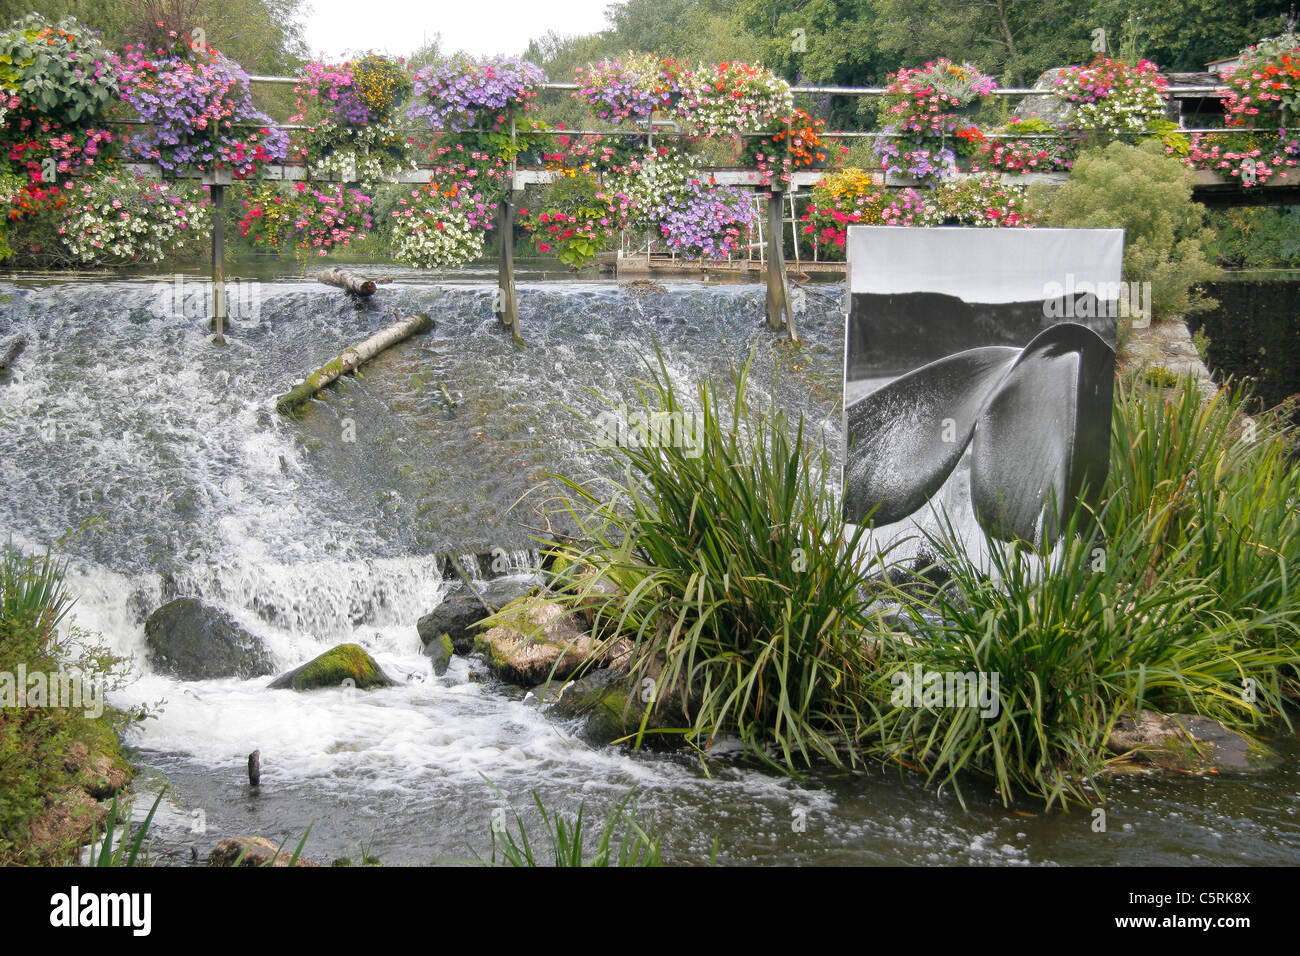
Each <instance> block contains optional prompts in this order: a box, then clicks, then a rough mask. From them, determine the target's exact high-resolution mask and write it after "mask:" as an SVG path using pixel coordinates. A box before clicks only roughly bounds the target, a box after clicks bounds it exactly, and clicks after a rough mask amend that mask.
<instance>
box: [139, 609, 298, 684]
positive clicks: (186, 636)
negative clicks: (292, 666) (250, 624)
mask: <svg viewBox="0 0 1300 956" xmlns="http://www.w3.org/2000/svg"><path fill="white" fill-rule="evenodd" d="M144 642H145V646H146V647H147V648H148V659H149V664H150V666H151V667H153V669H154V670H155V671H157V672H159V673H161V674H167V675H169V676H171V677H178V678H180V679H181V680H211V679H213V678H218V677H241V678H244V679H248V678H250V677H262V676H264V675H266V674H271V673H274V672H275V665H274V664H273V663H272V661H271V658H270V656H269V655H268V654H267V653H266V650H265V649H264V648H263V647H262V644H261V642H260V641H259V640H258V639H257V638H256V637H254V636H253V635H252V634H250V633H249V632H248V631H246V630H245V629H244V628H243V627H242V626H240V624H239V623H238V622H237V621H236V620H235V619H234V618H233V617H231V616H230V615H229V614H228V613H226V612H225V611H222V610H220V609H219V608H215V607H212V606H211V605H209V604H205V603H203V602H202V601H200V600H198V599H197V598H178V599H177V600H175V601H172V602H170V603H168V604H164V605H163V606H162V607H160V608H159V609H158V610H156V611H154V612H153V614H151V615H149V619H148V620H147V621H145V625H144Z"/></svg>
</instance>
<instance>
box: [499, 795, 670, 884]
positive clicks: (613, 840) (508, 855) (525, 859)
mask: <svg viewBox="0 0 1300 956" xmlns="http://www.w3.org/2000/svg"><path fill="white" fill-rule="evenodd" d="M635 795H636V791H635V790H632V791H629V792H628V793H627V795H625V796H624V797H623V798H622V799H620V800H619V801H618V802H617V803H616V804H614V806H613V807H612V808H611V809H610V811H609V813H608V814H606V816H605V820H604V822H603V823H602V825H601V828H600V834H599V835H598V836H597V838H596V843H595V848H594V850H593V851H592V852H591V853H590V854H589V853H588V852H587V849H586V842H587V834H588V833H590V830H588V829H586V826H587V825H586V823H585V822H584V821H583V813H584V811H585V809H586V804H585V803H583V804H580V805H579V807H578V813H577V815H576V816H575V817H573V818H572V819H568V818H566V817H563V816H561V815H560V813H559V812H558V811H555V812H548V811H547V809H546V805H545V804H544V803H542V798H541V797H540V796H538V794H537V791H536V790H534V791H532V796H533V803H534V804H536V806H537V810H538V812H539V813H540V814H541V817H542V830H543V831H544V833H545V835H546V849H547V850H549V860H550V862H549V863H548V862H545V861H544V860H543V858H542V857H541V856H540V855H539V854H540V850H541V846H540V845H539V846H537V847H535V846H534V843H535V841H534V840H530V839H529V837H528V827H527V826H526V825H525V824H524V821H523V818H521V817H520V816H519V814H518V813H517V812H515V811H514V810H513V808H512V810H511V812H512V813H513V814H514V827H513V828H511V827H510V826H508V825H507V826H501V827H498V826H496V825H495V824H494V825H493V827H492V857H491V859H490V860H489V861H487V862H488V864H489V865H491V866H660V865H661V860H660V856H659V836H658V834H656V833H654V831H653V827H652V826H643V825H642V824H641V823H639V822H637V819H636V813H635V811H634V810H633V809H632V807H631V803H632V800H633V798H634V797H635Z"/></svg>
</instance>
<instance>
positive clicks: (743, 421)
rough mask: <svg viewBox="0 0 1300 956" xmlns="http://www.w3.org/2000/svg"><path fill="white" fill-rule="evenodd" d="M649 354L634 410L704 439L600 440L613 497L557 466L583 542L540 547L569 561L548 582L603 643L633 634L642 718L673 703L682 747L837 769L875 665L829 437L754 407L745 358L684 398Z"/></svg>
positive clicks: (860, 719) (762, 405) (859, 721)
mask: <svg viewBox="0 0 1300 956" xmlns="http://www.w3.org/2000/svg"><path fill="white" fill-rule="evenodd" d="M657 359H658V362H657V365H656V364H651V363H649V362H647V371H648V378H647V379H646V380H644V381H642V382H640V383H639V384H638V391H639V397H640V408H639V409H638V412H639V413H640V414H642V415H644V416H647V418H646V419H645V420H647V421H649V420H651V418H650V417H651V416H656V415H658V416H691V415H696V416H698V417H697V418H694V419H689V418H686V419H681V418H679V419H678V420H679V421H683V420H690V421H694V422H695V423H696V424H697V425H698V428H699V437H700V438H702V441H700V442H699V443H698V445H696V444H692V443H687V442H672V441H666V440H661V441H654V440H650V441H636V442H634V441H625V442H622V443H618V442H614V443H608V444H605V445H603V446H601V447H599V448H598V449H597V453H598V454H599V455H601V456H603V457H604V458H605V459H607V460H608V461H609V462H610V463H612V464H613V466H614V468H613V470H614V471H615V472H616V473H621V474H623V475H624V479H623V480H621V481H613V482H611V487H610V489H609V490H608V491H607V489H606V487H603V486H602V485H601V483H599V482H589V483H581V482H578V481H576V480H574V479H571V478H567V477H563V476H557V477H559V478H560V480H561V481H563V482H564V484H565V485H566V486H567V487H568V489H569V490H570V491H571V492H572V493H573V498H574V499H575V501H574V503H573V504H572V505H571V507H570V510H571V514H572V517H573V520H574V521H575V522H576V523H577V524H578V526H579V527H580V528H581V529H582V533H581V538H582V540H584V541H586V542H587V544H585V545H582V544H573V543H571V542H554V541H553V542H549V547H550V549H551V550H552V551H553V552H554V553H556V554H557V556H558V557H559V558H561V560H560V561H559V562H558V564H559V566H561V567H563V569H564V570H563V571H561V572H560V574H559V575H558V576H557V580H556V583H555V587H556V589H557V590H559V591H560V592H562V593H563V594H565V595H566V599H567V600H568V601H570V602H571V603H572V604H573V605H575V606H581V607H584V608H586V609H587V610H588V613H589V614H591V615H592V617H593V618H594V626H593V633H595V634H598V635H604V636H605V637H604V642H605V644H606V645H609V644H612V643H613V642H614V641H615V640H618V639H620V638H626V639H628V640H630V641H631V642H632V658H631V660H632V664H631V672H632V675H633V678H634V679H635V680H636V681H637V682H638V685H639V686H647V685H644V684H641V683H640V682H642V681H645V680H649V681H652V682H653V688H654V690H653V693H652V694H650V695H649V696H650V700H649V701H648V702H647V704H646V708H645V715H644V717H648V715H649V714H650V712H651V710H652V709H653V708H655V707H657V706H666V704H665V702H667V701H673V702H675V703H676V704H678V705H680V706H681V707H682V708H683V709H684V712H685V713H686V715H687V718H688V720H689V727H688V728H686V733H687V735H688V737H690V738H691V739H692V740H708V739H710V738H711V737H712V736H713V735H715V734H719V733H730V734H735V735H737V736H739V737H740V738H741V739H742V740H743V741H744V742H745V743H746V744H748V745H749V746H750V748H751V749H752V750H753V752H755V753H756V754H758V755H760V756H762V757H763V759H769V760H772V761H773V762H775V763H776V764H777V765H779V766H781V767H783V768H786V769H794V768H796V767H798V766H801V765H806V764H808V763H810V762H812V761H814V760H815V759H818V758H821V759H826V760H831V761H835V762H840V761H841V760H842V759H843V757H844V755H845V747H844V745H845V742H846V741H849V740H852V739H853V738H855V737H856V736H857V735H858V734H859V733H860V732H861V729H862V727H863V726H864V725H865V723H866V721H867V720H868V719H869V717H870V715H864V714H863V713H861V712H860V710H859V709H858V706H857V700H856V698H855V696H854V695H853V694H852V689H853V688H854V687H856V686H857V685H858V684H859V682H860V681H861V679H862V675H863V674H864V673H865V672H866V671H867V670H869V669H870V667H871V660H870V655H869V653H868V651H867V648H866V646H865V645H864V643H863V642H862V640H861V633H862V631H863V629H864V627H866V625H867V623H868V620H867V618H866V616H865V615H864V614H863V613H862V612H861V609H860V603H859V601H858V596H857V590H858V588H859V586H860V585H861V583H862V576H861V574H860V573H859V572H858V570H857V569H856V568H855V566H854V562H853V561H852V560H851V559H850V558H849V557H848V556H849V555H853V554H855V553H856V549H857V545H858V541H859V538H860V536H861V535H862V534H863V533H864V530H863V529H860V528H859V529H857V530H856V531H854V532H853V533H852V534H850V533H849V530H848V528H847V527H846V525H845V522H844V520H843V518H842V516H841V515H840V511H839V508H838V507H837V505H836V502H834V501H833V500H831V499H830V498H829V497H828V496H826V495H825V494H824V492H823V488H824V484H823V483H824V482H825V481H826V480H827V478H828V476H829V475H830V474H831V468H832V467H834V466H833V463H832V462H831V459H830V457H829V455H828V454H827V451H826V448H825V446H824V445H822V444H821V443H819V442H818V441H816V440H814V439H812V438H810V437H809V436H807V435H806V434H805V432H804V424H803V421H802V420H801V421H799V422H798V423H797V424H792V423H791V422H790V420H789V418H788V416H787V415H786V413H785V412H784V411H783V410H781V409H780V408H779V407H778V406H777V405H776V404H775V403H774V402H767V401H762V402H755V401H754V400H753V398H752V396H751V388H750V384H749V373H750V363H749V362H747V363H746V364H745V365H744V366H743V367H741V368H739V369H736V370H734V372H733V376H732V381H731V382H730V387H729V389H728V390H727V392H726V393H725V394H720V393H719V389H718V388H717V387H715V386H714V385H713V384H712V383H711V382H707V381H706V382H701V383H700V384H699V386H698V388H697V390H696V394H695V395H694V403H691V404H688V403H687V402H685V401H684V400H683V399H682V398H681V397H680V396H679V395H678V394H677V392H676V391H675V389H674V387H673V384H672V382H671V380H670V377H669V375H668V371H667V368H666V367H665V365H664V363H663V357H662V355H657ZM751 361H752V357H751ZM773 392H774V393H775V385H774V386H773ZM661 420H663V419H661ZM650 437H653V436H652V435H651V436H650ZM661 437H662V436H661ZM697 452H698V454H697ZM605 592H610V593H605ZM641 726H642V730H644V728H645V726H646V721H645V719H643V721H642V725H641ZM640 740H641V736H640V735H638V737H637V741H638V743H639V742H640ZM769 751H770V752H769ZM849 753H850V756H851V751H850V752H849Z"/></svg>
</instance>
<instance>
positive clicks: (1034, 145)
mask: <svg viewBox="0 0 1300 956" xmlns="http://www.w3.org/2000/svg"><path fill="white" fill-rule="evenodd" d="M998 132H999V134H1000V135H998V136H996V137H994V136H986V137H984V141H983V143H982V144H981V145H980V147H979V155H978V157H977V158H976V159H975V160H974V161H973V162H972V163H971V169H972V170H973V171H975V172H979V171H982V170H992V171H996V172H1003V173H1055V172H1064V171H1066V170H1068V169H1069V168H1070V167H1071V166H1073V165H1074V144H1073V143H1072V142H1070V141H1067V140H1063V139H1060V138H1057V137H1056V136H1055V134H1057V133H1058V130H1057V129H1056V127H1054V126H1052V125H1051V124H1050V123H1047V122H1045V121H1043V120H1041V119H1038V118H1036V117H1029V118H1027V119H1018V118H1013V119H1012V120H1011V122H1010V123H1008V124H1007V125H1006V126H1004V127H1003V128H1002V129H1001V130H999V131H998Z"/></svg>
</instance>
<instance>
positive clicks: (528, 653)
mask: <svg viewBox="0 0 1300 956" xmlns="http://www.w3.org/2000/svg"><path fill="white" fill-rule="evenodd" d="M511 611H513V612H514V613H513V614H510V612H511ZM504 613H505V614H507V615H510V616H509V617H507V618H505V619H504V620H502V621H501V623H499V624H498V625H497V626H496V627H493V628H491V629H490V630H488V631H487V632H486V633H484V634H480V635H479V636H478V637H476V638H475V639H474V650H476V651H478V652H480V653H481V654H483V656H484V657H486V658H487V662H488V667H490V668H491V670H492V673H493V674H495V675H496V676H497V677H498V678H499V679H500V680H503V681H505V682H506V683H507V684H519V685H520V686H523V687H531V686H533V685H534V684H540V683H542V682H543V681H545V680H547V679H548V678H549V679H553V680H564V679H565V678H567V677H569V676H571V675H572V674H573V672H574V671H576V670H577V669H578V667H579V666H581V665H582V663H583V662H584V661H586V659H587V655H589V654H590V653H591V651H592V647H593V642H592V640H591V638H590V637H589V636H588V635H586V634H584V633H582V627H581V622H579V621H578V620H577V618H575V617H574V616H573V615H572V614H567V613H565V611H564V608H563V607H561V606H560V605H559V604H558V603H556V602H555V601H548V600H546V599H545V598H539V597H530V598H525V599H523V600H522V601H519V602H516V603H515V604H514V605H512V606H511V607H510V608H507V609H506V610H505V612H504Z"/></svg>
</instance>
